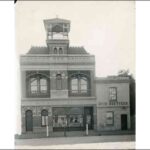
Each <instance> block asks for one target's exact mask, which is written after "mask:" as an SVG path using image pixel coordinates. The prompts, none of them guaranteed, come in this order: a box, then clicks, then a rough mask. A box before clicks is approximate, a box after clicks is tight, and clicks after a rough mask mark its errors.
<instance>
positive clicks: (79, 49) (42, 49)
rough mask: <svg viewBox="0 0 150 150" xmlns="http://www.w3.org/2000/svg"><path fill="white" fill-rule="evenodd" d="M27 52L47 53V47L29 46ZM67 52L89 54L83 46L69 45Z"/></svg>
mask: <svg viewBox="0 0 150 150" xmlns="http://www.w3.org/2000/svg"><path fill="white" fill-rule="evenodd" d="M27 54H49V49H48V48H47V47H35V46H34V47H31V48H30V50H29V52H28V53H27ZM67 54H73V55H78V54H83V55H89V53H87V51H86V50H85V49H84V47H69V49H68V53H67Z"/></svg>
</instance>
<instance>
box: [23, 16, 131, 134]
mask: <svg viewBox="0 0 150 150" xmlns="http://www.w3.org/2000/svg"><path fill="white" fill-rule="evenodd" d="M44 26H45V30H46V44H47V46H46V47H31V48H30V50H29V51H28V53H27V54H25V55H22V56H21V57H20V65H21V87H22V90H21V91H22V94H21V123H22V134H24V133H26V134H28V133H44V132H45V131H46V125H48V126H49V132H55V131H61V130H63V128H64V126H66V127H67V129H68V130H70V131H72V130H84V129H85V127H86V124H88V126H89V129H91V130H97V131H105V130H107V131H111V130H127V129H130V107H129V79H128V78H127V77H107V78H96V77H95V57H94V55H91V54H89V53H88V52H87V51H86V50H85V49H84V47H71V46H70V45H69V36H68V34H69V31H70V21H69V20H65V19H59V18H55V19H48V20H44Z"/></svg>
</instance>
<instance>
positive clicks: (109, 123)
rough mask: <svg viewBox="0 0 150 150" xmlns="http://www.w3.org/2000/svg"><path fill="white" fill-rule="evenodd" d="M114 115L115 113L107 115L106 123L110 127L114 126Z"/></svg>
mask: <svg viewBox="0 0 150 150" xmlns="http://www.w3.org/2000/svg"><path fill="white" fill-rule="evenodd" d="M113 115H114V114H113V112H107V114H106V123H107V124H108V125H113V117H114V116H113Z"/></svg>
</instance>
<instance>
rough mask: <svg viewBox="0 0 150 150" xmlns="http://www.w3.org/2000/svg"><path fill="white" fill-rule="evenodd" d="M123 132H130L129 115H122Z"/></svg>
mask: <svg viewBox="0 0 150 150" xmlns="http://www.w3.org/2000/svg"><path fill="white" fill-rule="evenodd" d="M123 117H125V118H123ZM123 119H124V120H123ZM121 130H128V115H127V114H121Z"/></svg>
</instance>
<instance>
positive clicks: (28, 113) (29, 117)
mask: <svg viewBox="0 0 150 150" xmlns="http://www.w3.org/2000/svg"><path fill="white" fill-rule="evenodd" d="M26 131H33V116H32V111H31V110H27V111H26Z"/></svg>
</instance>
